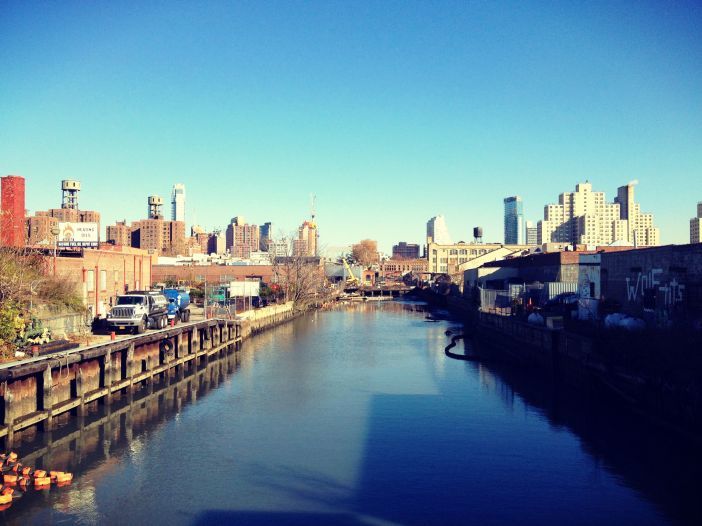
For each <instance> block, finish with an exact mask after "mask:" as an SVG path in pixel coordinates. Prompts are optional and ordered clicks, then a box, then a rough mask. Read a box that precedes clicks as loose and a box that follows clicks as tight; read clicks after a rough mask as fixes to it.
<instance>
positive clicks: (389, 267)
mask: <svg viewBox="0 0 702 526" xmlns="http://www.w3.org/2000/svg"><path fill="white" fill-rule="evenodd" d="M428 266H429V262H428V261H427V260H426V259H394V258H393V259H386V260H385V261H383V262H382V263H381V264H380V275H381V276H382V277H384V278H399V277H402V276H403V275H405V274H407V273H408V272H414V273H415V274H418V273H425V272H427V268H428Z"/></svg>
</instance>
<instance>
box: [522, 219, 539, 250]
mask: <svg viewBox="0 0 702 526" xmlns="http://www.w3.org/2000/svg"><path fill="white" fill-rule="evenodd" d="M524 242H525V243H526V244H527V245H538V244H539V229H538V228H537V226H536V225H535V224H534V222H533V221H525V222H524Z"/></svg>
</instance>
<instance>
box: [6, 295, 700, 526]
mask: <svg viewBox="0 0 702 526" xmlns="http://www.w3.org/2000/svg"><path fill="white" fill-rule="evenodd" d="M417 308H418V307H417V306H415V305H408V304H401V303H386V304H383V305H377V306H376V305H359V306H357V307H354V308H351V309H350V310H345V311H332V312H324V313H318V314H316V315H314V316H310V317H308V318H305V319H299V320H297V321H295V322H292V323H289V324H287V325H284V326H281V327H279V328H276V329H275V330H272V331H270V332H268V333H265V334H262V335H259V336H257V337H255V338H253V339H251V340H249V341H247V342H246V343H245V344H244V347H243V349H242V350H241V351H240V352H238V353H236V354H232V355H230V356H229V357H227V358H224V359H222V360H220V361H218V362H215V363H212V364H210V365H208V366H207V367H205V368H203V369H202V371H200V373H199V374H197V375H193V376H189V377H188V376H186V378H185V379H184V380H181V381H177V380H176V379H175V378H173V379H172V380H171V381H170V386H168V387H164V388H163V389H162V390H160V389H161V388H162V387H163V386H159V385H156V386H155V391H154V393H153V394H149V392H148V389H145V390H144V392H142V393H140V394H139V395H138V396H136V397H135V402H134V404H133V405H132V406H131V408H130V406H128V405H126V406H123V407H122V406H120V404H119V403H117V404H115V405H114V406H113V408H112V413H111V414H110V415H106V414H105V413H104V408H97V409H96V410H95V411H94V412H93V413H92V414H91V415H90V416H89V417H88V418H87V419H86V420H85V422H84V428H83V429H82V431H81V430H80V428H78V427H76V424H75V419H74V420H73V421H72V422H70V423H67V424H66V425H65V426H64V427H62V428H61V429H59V430H56V431H54V432H53V433H52V434H51V436H48V435H45V434H41V433H38V432H36V433H34V434H32V433H28V434H27V435H26V436H25V437H24V438H23V442H22V444H21V445H20V446H19V448H18V450H19V452H20V454H21V455H22V456H23V457H25V459H26V460H28V461H30V462H33V463H35V464H36V465H42V464H43V465H45V466H48V467H53V468H58V469H61V468H66V469H69V470H72V471H75V473H76V480H75V481H74V482H73V484H72V485H71V486H70V487H67V488H53V487H52V489H51V490H50V491H45V492H30V493H28V494H27V495H25V496H24V498H23V499H22V500H19V501H16V502H15V503H14V504H13V506H12V507H11V508H9V509H8V510H6V511H4V512H1V513H0V516H2V517H3V518H4V520H5V521H7V522H9V523H13V524H27V523H35V524H47V523H57V524H94V523H100V524H154V525H155V524H221V523H235V524H253V525H259V524H282V525H287V524H304V525H312V526H314V525H326V524H344V525H355V524H369V525H391V524H407V525H425V524H480V525H491V524H524V525H532V524H533V525H537V524H538V525H564V524H566V525H579V524H616V525H622V524H636V525H645V524H702V513H701V512H700V506H701V505H700V501H701V500H702V491H701V490H702V483H700V476H701V475H702V469H701V466H702V462H700V456H699V453H698V451H699V446H695V445H693V444H689V443H687V442H686V441H685V440H683V439H681V438H680V437H676V436H673V435H671V434H670V433H669V432H665V431H662V430H660V429H658V428H655V427H653V426H651V425H649V424H647V423H646V422H645V421H643V420H642V419H640V418H638V417H634V416H632V415H630V414H629V413H628V412H626V411H625V410H623V409H622V408H620V407H618V406H617V404H615V403H613V402H612V401H604V402H602V401H598V400H596V399H594V398H592V397H590V396H586V395H578V396H575V395H574V394H573V393H570V392H569V391H568V390H567V389H565V388H563V387H561V386H558V385H557V384H554V383H553V382H552V381H551V380H550V379H549V378H548V377H547V376H544V375H543V374H541V373H539V372H538V371H532V370H524V369H515V368H513V367H508V366H505V365H500V363H499V362H490V363H482V364H481V363H475V362H461V361H456V360H451V359H448V358H446V357H445V355H444V353H443V349H444V347H445V345H446V344H447V343H448V338H447V336H446V335H445V331H446V329H447V328H448V327H455V326H456V324H455V323H452V322H450V321H440V322H437V323H431V322H428V321H427V320H426V319H425V313H423V312H418V311H417V310H416V309H417ZM466 345H471V344H470V343H467V344H466ZM141 397H145V398H141ZM140 398H141V399H140Z"/></svg>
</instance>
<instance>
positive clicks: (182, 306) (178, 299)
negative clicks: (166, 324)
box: [163, 289, 190, 323]
mask: <svg viewBox="0 0 702 526" xmlns="http://www.w3.org/2000/svg"><path fill="white" fill-rule="evenodd" d="M163 295H164V296H166V299H167V300H168V320H169V321H170V320H175V323H178V322H179V321H184V322H185V321H188V320H190V309H188V307H189V306H190V293H189V292H188V291H187V290H183V289H163Z"/></svg>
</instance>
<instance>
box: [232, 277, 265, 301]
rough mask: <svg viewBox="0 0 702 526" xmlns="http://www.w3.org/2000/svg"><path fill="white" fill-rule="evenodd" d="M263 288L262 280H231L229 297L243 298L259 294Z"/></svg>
mask: <svg viewBox="0 0 702 526" xmlns="http://www.w3.org/2000/svg"><path fill="white" fill-rule="evenodd" d="M260 289H261V282H260V281H230V282H229V297H230V298H242V297H249V298H250V297H252V296H258V295H259V293H260Z"/></svg>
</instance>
